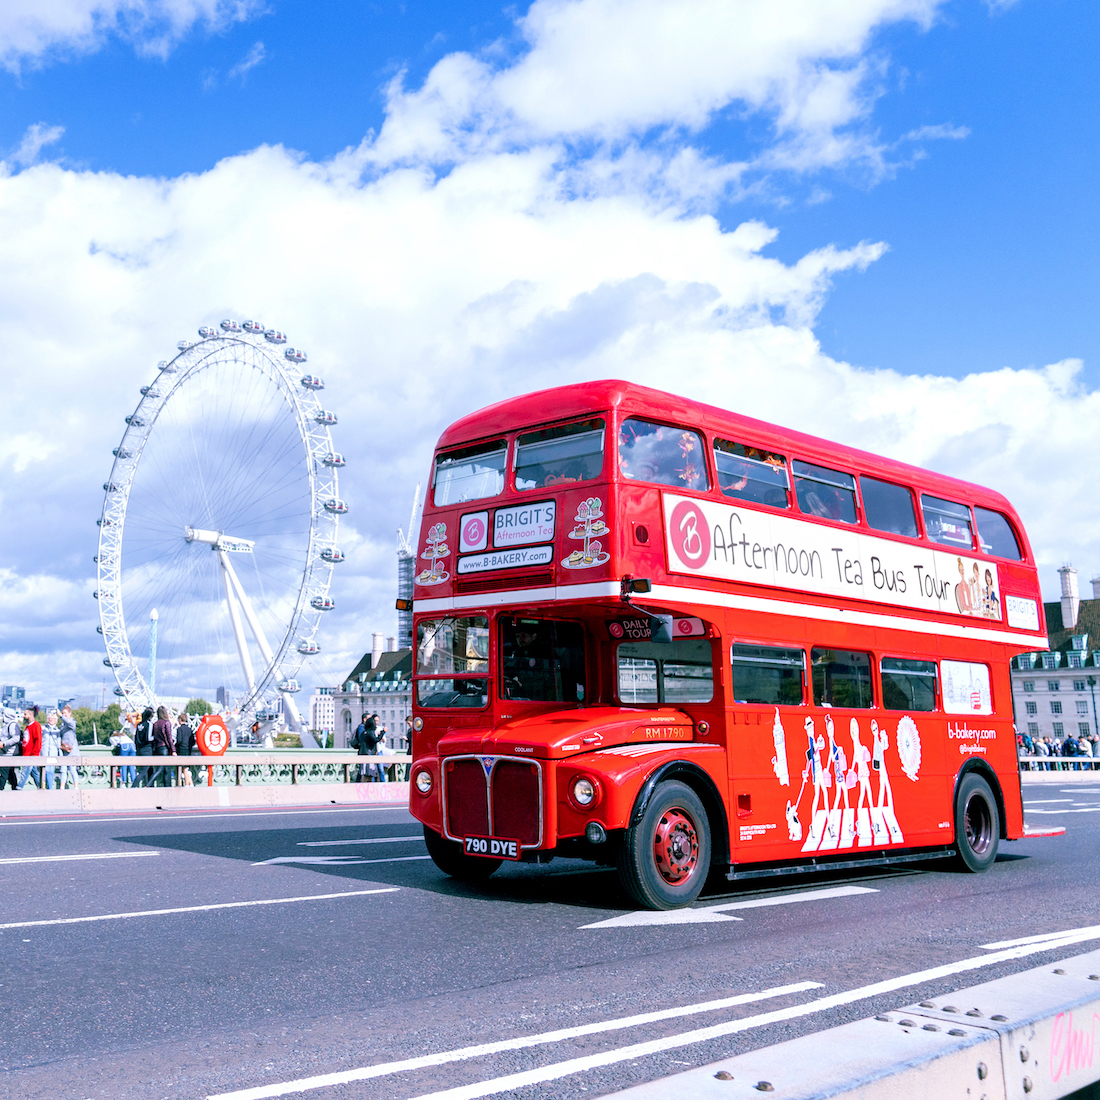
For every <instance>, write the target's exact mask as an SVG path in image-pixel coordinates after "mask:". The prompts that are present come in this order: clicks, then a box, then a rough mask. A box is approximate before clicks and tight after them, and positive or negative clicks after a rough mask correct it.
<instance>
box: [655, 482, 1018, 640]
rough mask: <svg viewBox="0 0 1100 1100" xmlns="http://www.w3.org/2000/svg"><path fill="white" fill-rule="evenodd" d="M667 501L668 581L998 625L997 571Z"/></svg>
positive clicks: (862, 537)
mask: <svg viewBox="0 0 1100 1100" xmlns="http://www.w3.org/2000/svg"><path fill="white" fill-rule="evenodd" d="M663 499H664V516H665V549H666V552H667V554H668V568H669V572H671V573H686V574H688V575H689V576H702V577H713V578H715V579H717V580H728V581H743V582H746V583H748V584H762V585H769V586H773V587H776V588H791V589H795V590H797V591H801V592H815V593H818V594H819V595H823V596H838V597H841V598H844V599H856V600H874V601H876V602H878V603H886V604H894V605H895V606H897V607H911V608H917V609H919V610H922V611H936V612H940V613H943V612H948V613H951V614H955V615H967V616H970V617H973V618H978V619H985V620H987V621H990V620H991V621H993V622H1001V590H1000V581H999V579H998V576H997V566H996V565H995V564H994V563H993V562H986V561H978V560H976V559H974V558H971V557H968V556H967V555H965V554H956V553H951V552H947V551H942V550H931V549H926V548H925V547H923V546H914V545H912V544H910V543H900V542H891V541H889V540H888V539H881V538H876V537H875V536H873V535H866V534H863V533H862V532H860V531H858V530H856V529H852V530H850V531H849V530H843V529H841V528H836V527H826V526H824V525H822V524H817V523H808V522H806V521H804V520H798V519H793V518H791V517H789V516H785V515H777V514H775V513H772V512H763V511H761V512H757V511H754V510H751V509H748V508H738V507H735V506H733V505H730V504H720V503H718V502H717V501H711V500H700V499H698V498H694V497H681V496H676V495H675V494H673V493H665V494H663Z"/></svg>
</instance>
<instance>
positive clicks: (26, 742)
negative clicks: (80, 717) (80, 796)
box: [0, 703, 80, 791]
mask: <svg viewBox="0 0 1100 1100" xmlns="http://www.w3.org/2000/svg"><path fill="white" fill-rule="evenodd" d="M40 717H42V716H41V715H40V712H39V708H38V707H36V706H35V705H34V704H33V703H31V704H30V705H28V706H26V707H24V708H23V715H22V718H20V716H19V711H18V710H14V709H12V708H11V707H5V708H4V714H3V723H4V725H3V729H2V731H0V755H3V756H11V757H16V756H50V757H55V758H56V759H59V760H65V761H71V763H65V764H61V765H55V764H46V765H42V767H41V771H40V770H39V765H37V764H24V765H23V766H22V767H14V766H11V765H9V766H8V767H0V790H6V789H7V788H8V787H11V789H12V790H16V791H21V790H22V789H23V788H24V787H25V786H26V785H27V782H28V780H29V781H30V782H31V783H32V785H33V786H35V787H41V786H42V784H43V782H44V783H45V785H46V788H47V789H48V790H53V788H54V787H55V786H56V787H58V788H59V789H64V788H65V786H66V784H67V785H68V786H70V787H75V786H76V785H77V770H76V767H77V765H76V762H77V760H79V758H80V742H79V741H78V740H77V737H76V720H75V719H74V718H73V708H72V707H70V706H68V705H66V706H63V707H62V708H61V710H59V711H58V710H52V709H51V710H48V711H46V713H45V716H44V717H45V719H46V725H45V726H43V725H42V723H41V721H40Z"/></svg>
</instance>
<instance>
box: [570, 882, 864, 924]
mask: <svg viewBox="0 0 1100 1100" xmlns="http://www.w3.org/2000/svg"><path fill="white" fill-rule="evenodd" d="M877 893H878V891H877V890H872V889H871V888H870V887H869V886H831V887H828V888H827V889H825V890H804V891H802V892H801V893H798V894H776V895H774V896H771V897H762V898H749V899H748V900H746V901H727V902H723V903H722V904H721V905H708V906H705V907H703V908H701V909H669V910H667V911H665V912H661V913H654V912H650V911H649V910H641V911H640V912H637V913H624V914H623V915H622V916H621V917H611V918H610V919H609V920H601V921H596V923H595V924H582V925H581V928H582V929H584V928H640V927H645V926H648V925H669V924H711V923H714V922H716V921H725V920H744V919H745V918H744V917H727V916H726V915H725V913H726V912H727V910H730V909H762V908H764V907H765V906H770V905H795V904H797V903H799V902H804V901H820V900H822V899H823V898H848V897H854V896H855V895H856V894H877Z"/></svg>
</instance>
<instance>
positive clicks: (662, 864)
mask: <svg viewBox="0 0 1100 1100" xmlns="http://www.w3.org/2000/svg"><path fill="white" fill-rule="evenodd" d="M709 871H710V825H709V822H708V821H707V813H706V810H704V809H703V804H702V802H700V801H699V796H698V795H696V793H695V792H694V791H693V790H692V789H691V788H690V787H688V786H687V785H686V784H684V783H677V782H671V781H670V782H667V783H662V784H660V786H658V787H657V789H656V790H655V791H654V792H653V797H652V798H651V799H650V801H649V805H648V806H647V807H646V811H645V814H644V815H643V816H642V820H641V821H639V822H638V824H637V825H634V826H631V828H629V829H627V831H626V835H625V836H624V838H623V845H622V848H621V849H620V850H619V878H620V880H621V881H622V884H623V887H624V888H625V889H626V891H627V893H628V894H630V896H631V897H632V898H633V899H634V900H635V901H636V902H637V903H638V904H639V905H642V906H644V907H645V908H646V909H677V908H679V907H680V906H683V905H690V904H691V903H692V902H693V901H694V900H695V899H696V898H697V897H698V896H699V891H700V890H702V889H703V884H704V883H705V882H706V880H707V874H708V872H709Z"/></svg>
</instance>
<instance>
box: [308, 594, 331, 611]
mask: <svg viewBox="0 0 1100 1100" xmlns="http://www.w3.org/2000/svg"><path fill="white" fill-rule="evenodd" d="M309 606H310V607H312V608H313V610H314V611H331V610H332V609H333V608H334V607H335V606H336V601H335V600H334V599H333V598H332V597H331V596H314V597H313V599H312V600H310V601H309Z"/></svg>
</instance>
